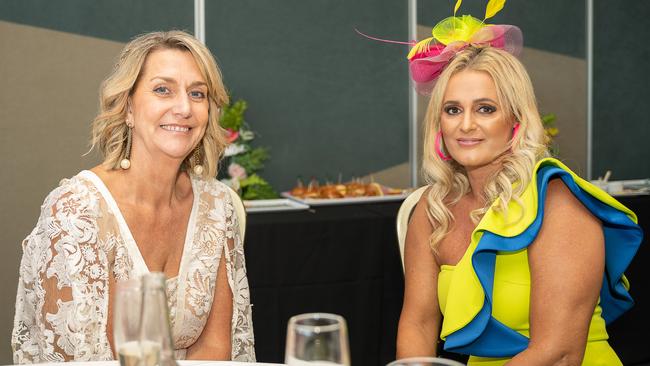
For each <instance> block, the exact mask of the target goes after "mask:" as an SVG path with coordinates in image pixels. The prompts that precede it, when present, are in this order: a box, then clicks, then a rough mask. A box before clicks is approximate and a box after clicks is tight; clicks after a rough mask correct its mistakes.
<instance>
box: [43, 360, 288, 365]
mask: <svg viewBox="0 0 650 366" xmlns="http://www.w3.org/2000/svg"><path fill="white" fill-rule="evenodd" d="M176 362H177V363H178V365H179V366H264V365H266V366H282V365H284V364H283V363H263V362H257V363H253V362H236V361H194V360H191V361H185V360H181V361H176ZM80 364H83V365H88V366H120V363H119V362H118V361H90V362H80ZM33 365H36V366H61V365H62V364H61V363H60V362H48V363H35V364H33Z"/></svg>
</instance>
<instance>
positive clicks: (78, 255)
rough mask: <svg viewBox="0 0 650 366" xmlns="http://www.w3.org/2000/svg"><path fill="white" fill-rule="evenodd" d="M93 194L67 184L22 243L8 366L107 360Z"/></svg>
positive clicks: (104, 269) (104, 263)
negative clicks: (11, 354) (10, 359)
mask: <svg viewBox="0 0 650 366" xmlns="http://www.w3.org/2000/svg"><path fill="white" fill-rule="evenodd" d="M97 206H98V199H97V193H96V192H93V191H91V189H90V188H89V187H88V186H87V185H85V184H83V183H82V182H80V181H79V180H76V179H74V178H73V180H66V181H64V182H62V185H61V186H60V187H59V188H57V189H55V190H54V191H53V192H52V193H51V194H50V195H49V196H48V197H47V198H46V200H45V203H44V204H43V206H42V207H41V215H40V217H39V220H38V224H37V225H36V228H34V230H33V231H32V232H31V233H30V234H29V236H27V238H26V239H25V240H24V241H23V243H22V246H23V256H22V260H21V263H20V270H19V271H20V278H19V280H18V293H17V296H16V313H15V317H14V329H13V332H12V337H11V344H12V348H13V352H14V353H13V354H14V363H36V362H58V361H70V360H75V361H90V360H109V359H112V358H113V354H112V352H111V349H110V346H109V344H108V339H107V337H106V312H107V300H108V299H107V291H108V288H107V286H108V260H107V255H106V250H105V248H102V245H101V240H99V239H98V231H99V228H98V224H97V216H98V209H97Z"/></svg>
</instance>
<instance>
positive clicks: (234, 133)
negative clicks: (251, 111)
mask: <svg viewBox="0 0 650 366" xmlns="http://www.w3.org/2000/svg"><path fill="white" fill-rule="evenodd" d="M226 131H227V132H228V134H227V135H226V140H227V141H228V143H231V142H233V141H235V140H237V137H239V132H238V131H235V130H233V129H232V128H226Z"/></svg>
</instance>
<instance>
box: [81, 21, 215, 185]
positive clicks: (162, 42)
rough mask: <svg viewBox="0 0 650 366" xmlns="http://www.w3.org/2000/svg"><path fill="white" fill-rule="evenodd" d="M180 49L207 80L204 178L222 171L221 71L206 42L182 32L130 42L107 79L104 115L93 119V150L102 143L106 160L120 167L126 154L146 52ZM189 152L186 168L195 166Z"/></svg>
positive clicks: (102, 91)
mask: <svg viewBox="0 0 650 366" xmlns="http://www.w3.org/2000/svg"><path fill="white" fill-rule="evenodd" d="M161 49H175V50H182V51H186V52H190V53H191V54H192V57H193V58H194V60H195V61H196V64H197V65H198V67H199V70H200V71H201V74H202V76H203V77H204V78H205V81H206V83H207V87H208V103H209V112H208V126H207V128H206V130H205V134H204V135H203V138H202V139H201V141H200V142H199V147H198V148H199V155H200V156H201V157H203V161H202V162H201V163H202V165H203V167H204V170H203V175H204V176H210V177H214V176H216V175H217V168H218V163H219V159H220V158H221V156H222V155H223V152H224V149H225V148H226V134H225V133H226V132H225V130H224V129H223V128H222V127H221V126H220V125H219V117H220V110H221V107H223V106H225V105H227V104H228V94H227V93H226V89H225V87H224V85H223V81H222V77H221V71H220V70H219V66H218V65H217V63H216V61H215V59H214V57H213V56H212V54H211V53H210V51H209V50H208V48H207V47H206V46H204V45H203V44H201V42H199V41H198V40H197V39H196V38H194V37H193V36H192V35H190V34H188V33H186V32H183V31H169V32H152V33H146V34H143V35H140V36H138V37H136V38H134V39H133V40H132V41H130V42H129V43H128V44H127V45H126V46H125V47H124V49H123V50H122V52H121V53H120V56H119V58H118V60H117V62H116V63H115V66H114V67H113V71H112V72H111V74H110V75H109V76H108V77H107V78H106V80H104V81H103V82H102V85H101V88H100V94H99V113H98V115H97V117H95V119H94V120H93V126H92V137H91V150H92V149H93V148H94V147H95V146H98V147H99V150H100V152H101V154H102V156H103V158H104V162H103V164H104V165H106V166H108V167H110V168H111V169H119V167H120V161H121V160H122V159H123V158H124V157H125V156H126V150H127V146H126V143H127V133H128V127H127V125H126V116H127V110H128V107H127V106H128V103H129V97H130V96H131V95H132V94H133V92H134V89H135V86H136V84H137V82H138V79H139V77H140V74H141V73H142V69H143V66H144V64H145V62H146V60H147V56H148V55H149V54H151V53H152V52H153V51H156V50H161ZM191 157H192V154H190V155H189V156H188V157H187V158H186V159H185V161H183V164H182V165H181V170H186V171H187V170H190V169H191V168H193V165H194V164H195V163H194V162H193V161H192V159H191Z"/></svg>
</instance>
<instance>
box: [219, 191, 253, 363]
mask: <svg viewBox="0 0 650 366" xmlns="http://www.w3.org/2000/svg"><path fill="white" fill-rule="evenodd" d="M225 193H226V194H225V197H224V201H225V204H226V239H227V241H226V243H227V245H228V248H227V251H226V253H227V255H226V270H227V272H228V282H229V284H230V288H231V289H232V292H233V311H232V328H231V329H232V360H233V361H243V362H255V339H254V336H253V319H252V309H251V307H252V305H251V304H250V292H249V287H248V277H247V276H246V261H245V259H244V243H243V241H242V240H241V237H240V235H239V220H238V218H237V214H236V212H235V211H234V207H233V204H232V200H231V198H230V195H229V194H228V192H225Z"/></svg>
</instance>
